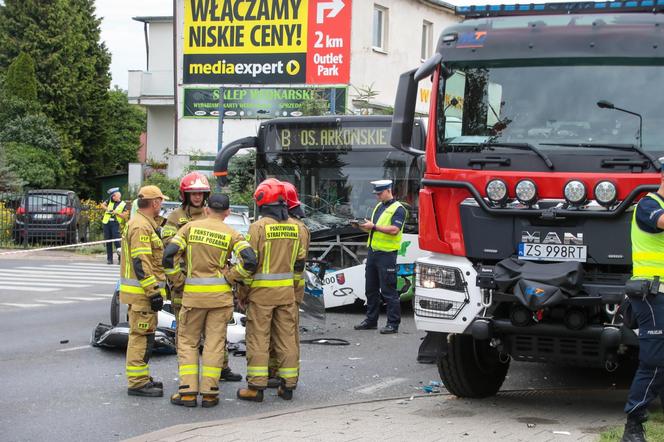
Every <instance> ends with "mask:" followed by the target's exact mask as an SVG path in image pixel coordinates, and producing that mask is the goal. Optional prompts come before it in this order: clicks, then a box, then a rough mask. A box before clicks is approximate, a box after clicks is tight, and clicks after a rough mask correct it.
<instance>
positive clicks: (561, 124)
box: [391, 0, 664, 397]
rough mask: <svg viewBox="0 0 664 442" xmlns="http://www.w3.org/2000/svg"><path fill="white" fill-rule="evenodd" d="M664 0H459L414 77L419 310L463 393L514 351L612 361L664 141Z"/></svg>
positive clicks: (448, 379)
mask: <svg viewBox="0 0 664 442" xmlns="http://www.w3.org/2000/svg"><path fill="white" fill-rule="evenodd" d="M662 11H664V0H643V1H638V0H636V1H618V2H599V3H593V2H583V3H557V4H539V5H534V4H525V5H497V6H473V7H460V8H458V9H457V13H458V14H461V15H463V16H464V20H463V21H462V22H460V23H458V24H455V25H454V26H452V27H449V28H447V29H445V30H444V31H443V32H442V35H441V36H440V39H439V41H438V45H437V50H436V54H435V55H434V56H433V57H432V58H431V59H429V60H428V61H426V62H425V63H424V64H422V66H420V67H419V69H414V70H412V71H409V72H406V73H404V74H403V75H402V76H401V77H400V80H399V89H398V93H397V98H396V103H395V116H394V120H393V126H392V134H391V143H392V144H393V145H394V146H395V147H397V148H400V149H404V150H410V145H411V143H410V134H411V133H412V122H413V117H414V108H415V99H416V94H417V88H418V85H417V83H418V81H420V80H421V79H423V78H426V77H429V76H432V77H433V95H432V97H433V100H432V104H431V111H430V121H429V125H428V127H429V130H428V135H427V136H428V138H427V142H426V154H425V164H426V168H425V176H424V179H423V180H422V188H421V190H420V207H419V211H420V213H419V223H420V226H419V243H420V248H421V249H423V250H426V251H428V252H430V255H429V256H427V257H425V258H421V259H419V260H418V262H417V267H416V272H417V278H416V288H415V298H414V311H415V320H416V324H417V327H418V328H419V329H421V330H426V331H427V332H428V333H427V337H426V339H425V341H424V343H423V345H422V347H421V348H420V357H421V358H422V359H425V358H426V357H431V356H435V357H436V360H437V361H438V366H439V372H440V375H441V378H442V380H443V382H444V383H445V386H446V387H447V389H448V390H449V391H451V392H452V393H453V394H456V395H457V396H462V397H485V396H490V395H493V394H495V393H496V392H497V391H498V390H499V389H500V387H501V385H502V383H503V381H504V379H505V375H506V373H507V371H508V367H509V364H510V361H511V360H518V361H534V362H554V363H564V364H571V365H582V366H599V367H605V368H606V369H608V370H613V369H615V368H616V367H617V366H618V364H620V363H621V362H623V361H625V360H626V359H633V358H634V357H635V351H634V350H635V349H637V348H638V342H637V339H636V336H635V334H634V332H633V331H632V330H630V329H629V328H627V327H624V326H623V325H622V319H621V311H620V309H619V306H620V304H621V302H622V301H623V298H624V294H623V293H624V283H625V281H626V280H627V279H629V278H630V276H631V275H630V274H631V245H630V236H629V235H630V233H629V232H630V223H631V219H632V216H633V211H634V206H635V203H636V202H637V201H638V199H639V198H640V197H642V196H643V195H644V194H645V193H646V192H649V191H654V190H656V189H657V188H658V184H659V182H660V165H659V163H658V161H657V158H658V157H660V156H662V155H664V106H662V103H661V95H660V94H661V92H660V91H659V88H660V87H662V85H664V68H663V66H662V65H663V64H664V15H660V13H661V12H662Z"/></svg>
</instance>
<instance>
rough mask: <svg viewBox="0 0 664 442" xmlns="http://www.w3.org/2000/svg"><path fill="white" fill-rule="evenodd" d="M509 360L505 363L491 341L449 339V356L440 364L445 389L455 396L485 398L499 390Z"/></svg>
mask: <svg viewBox="0 0 664 442" xmlns="http://www.w3.org/2000/svg"><path fill="white" fill-rule="evenodd" d="M509 364H510V363H509V359H507V360H506V362H503V361H502V360H501V358H500V355H499V353H498V351H497V350H496V349H495V348H492V347H490V346H489V341H477V340H475V339H473V337H472V336H469V335H459V334H455V335H451V336H449V343H448V350H447V354H446V355H443V356H441V357H440V358H439V360H438V372H439V373H440V378H441V380H442V381H443V384H444V385H445V388H447V390H448V391H449V392H450V393H452V394H453V395H455V396H459V397H468V398H484V397H488V396H493V395H495V394H496V393H497V392H498V390H500V387H501V385H503V381H505V376H506V375H507V369H508V368H509Z"/></svg>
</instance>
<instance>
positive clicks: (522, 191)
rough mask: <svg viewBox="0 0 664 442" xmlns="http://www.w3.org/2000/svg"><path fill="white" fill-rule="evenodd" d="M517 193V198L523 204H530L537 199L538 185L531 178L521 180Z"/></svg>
mask: <svg viewBox="0 0 664 442" xmlns="http://www.w3.org/2000/svg"><path fill="white" fill-rule="evenodd" d="M515 193H516V199H518V200H519V202H520V203H521V204H526V205H528V206H530V205H532V204H534V203H535V200H536V199H537V187H536V186H535V183H534V182H533V181H531V180H521V181H519V182H518V183H517V184H516V190H515Z"/></svg>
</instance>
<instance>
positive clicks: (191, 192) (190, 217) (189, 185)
mask: <svg viewBox="0 0 664 442" xmlns="http://www.w3.org/2000/svg"><path fill="white" fill-rule="evenodd" d="M209 196H210V183H209V182H208V179H207V177H206V176H205V175H203V174H202V173H199V172H191V173H188V174H187V175H185V176H184V177H182V179H181V180H180V201H182V205H181V206H180V207H178V208H177V209H175V210H174V211H173V212H171V213H170V214H169V215H168V219H167V220H166V225H165V226H164V228H163V229H162V237H163V239H164V245H166V246H168V243H169V242H170V241H171V239H172V238H173V237H174V236H175V235H176V234H177V233H178V230H180V229H181V228H182V227H183V226H184V225H185V224H187V223H188V222H189V221H194V220H199V219H203V218H205V210H204V207H205V202H206V201H207V199H208V197H209ZM185 270H186V269H184V268H183V271H185ZM170 294H171V303H172V304H173V314H174V315H175V319H176V320H177V319H178V313H179V312H180V307H181V306H182V293H179V292H177V291H176V290H171V293H170Z"/></svg>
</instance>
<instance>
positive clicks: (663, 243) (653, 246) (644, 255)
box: [623, 193, 664, 440]
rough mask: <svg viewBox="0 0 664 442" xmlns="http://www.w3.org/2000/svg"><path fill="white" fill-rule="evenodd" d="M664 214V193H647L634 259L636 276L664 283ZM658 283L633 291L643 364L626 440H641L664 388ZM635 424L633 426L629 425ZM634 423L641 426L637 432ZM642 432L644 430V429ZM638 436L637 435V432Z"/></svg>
mask: <svg viewBox="0 0 664 442" xmlns="http://www.w3.org/2000/svg"><path fill="white" fill-rule="evenodd" d="M662 215H664V197H662V196H661V195H659V194H656V193H650V194H648V195H647V196H645V197H644V198H643V199H641V201H639V204H638V205H637V208H636V210H635V212H634V216H633V218H632V228H631V238H632V261H633V265H634V268H633V275H634V276H633V278H632V279H635V280H648V281H653V280H654V279H655V278H656V277H658V276H659V277H660V279H661V280H662V283H664V230H662V229H660V228H659V227H657V221H658V220H659V218H660V217H661V216H662ZM662 283H660V285H659V286H658V287H654V289H653V292H654V291H658V292H659V293H657V294H647V293H644V294H642V295H639V294H637V295H632V296H630V304H631V308H632V316H633V319H634V320H635V321H636V323H638V327H639V368H638V370H637V372H636V374H635V375H634V379H633V381H632V385H631V387H630V390H629V397H628V400H627V404H625V413H627V414H628V423H627V425H626V427H625V435H624V436H623V440H641V439H639V437H638V435H637V434H636V433H638V432H642V429H641V428H640V424H641V423H642V422H644V421H645V420H646V419H647V407H648V404H649V403H650V402H652V400H653V399H655V398H656V397H657V396H658V395H659V394H660V392H661V391H662V388H664V295H663V293H662V292H664V285H663V284H662ZM630 425H632V428H629V427H630ZM634 425H636V426H638V427H639V429H638V431H637V432H634V431H633V430H634ZM641 434H642V433H641ZM635 435H636V436H637V437H636V438H634V436H635Z"/></svg>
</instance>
